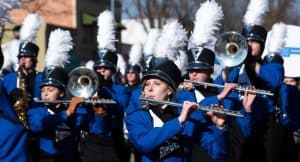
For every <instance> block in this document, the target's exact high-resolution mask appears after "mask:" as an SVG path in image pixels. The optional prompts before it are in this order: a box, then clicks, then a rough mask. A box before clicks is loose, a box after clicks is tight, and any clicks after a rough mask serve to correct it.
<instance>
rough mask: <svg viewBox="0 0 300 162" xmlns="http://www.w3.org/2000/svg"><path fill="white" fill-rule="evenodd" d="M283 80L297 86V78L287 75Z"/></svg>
mask: <svg viewBox="0 0 300 162" xmlns="http://www.w3.org/2000/svg"><path fill="white" fill-rule="evenodd" d="M283 82H284V83H285V84H287V85H291V86H297V84H298V83H297V80H296V79H295V78H291V77H285V78H284V80H283Z"/></svg>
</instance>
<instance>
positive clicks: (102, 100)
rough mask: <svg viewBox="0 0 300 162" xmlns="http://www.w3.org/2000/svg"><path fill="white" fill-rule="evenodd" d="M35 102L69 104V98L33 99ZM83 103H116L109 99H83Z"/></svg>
mask: <svg viewBox="0 0 300 162" xmlns="http://www.w3.org/2000/svg"><path fill="white" fill-rule="evenodd" d="M34 102H35V103H45V104H58V103H61V104H69V103H70V102H71V100H54V101H45V100H39V99H34ZM84 103H90V104H117V102H116V101H114V100H111V99H85V100H84Z"/></svg>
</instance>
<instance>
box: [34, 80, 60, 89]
mask: <svg viewBox="0 0 300 162" xmlns="http://www.w3.org/2000/svg"><path fill="white" fill-rule="evenodd" d="M44 86H53V87H56V88H59V89H65V86H64V85H63V84H62V83H61V82H60V81H58V80H55V79H44V80H43V81H42V83H41V85H40V88H43V87H44Z"/></svg>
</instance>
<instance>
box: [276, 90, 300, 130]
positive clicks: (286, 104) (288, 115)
mask: <svg viewBox="0 0 300 162" xmlns="http://www.w3.org/2000/svg"><path fill="white" fill-rule="evenodd" d="M280 97H281V98H280V100H281V114H280V123H281V125H283V126H285V127H287V128H288V129H289V130H290V131H296V130H298V129H300V118H299V117H300V110H299V98H300V91H299V90H298V88H297V87H294V86H289V85H286V84H283V85H282V87H281V90H280Z"/></svg>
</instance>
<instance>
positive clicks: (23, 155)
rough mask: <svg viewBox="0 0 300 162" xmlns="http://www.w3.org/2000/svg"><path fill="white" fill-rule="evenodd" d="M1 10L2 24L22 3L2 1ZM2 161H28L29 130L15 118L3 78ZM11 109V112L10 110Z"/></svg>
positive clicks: (0, 101) (0, 94) (0, 86)
mask: <svg viewBox="0 0 300 162" xmlns="http://www.w3.org/2000/svg"><path fill="white" fill-rule="evenodd" d="M1 5H3V6H1V10H0V15H1V16H0V26H2V25H3V24H4V23H5V22H7V21H10V19H9V18H10V17H9V14H8V11H9V10H12V9H14V8H19V7H21V6H22V3H21V2H20V1H18V0H15V1H9V2H2V3H1ZM0 56H1V57H0V69H1V67H2V65H3V61H4V58H3V54H2V49H1V48H0ZM0 109H1V110H0V124H1V127H0V131H1V135H0V161H15V162H26V161H28V159H27V158H28V154H27V153H28V152H27V151H26V150H27V131H26V129H25V127H24V126H23V125H22V124H21V123H20V122H19V121H16V120H14V119H15V118H14V116H9V115H13V113H15V112H13V111H14V110H13V108H12V107H11V105H10V103H9V100H8V98H7V95H6V94H5V91H4V88H3V80H2V79H0ZM8 111H11V112H8Z"/></svg>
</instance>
